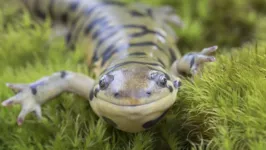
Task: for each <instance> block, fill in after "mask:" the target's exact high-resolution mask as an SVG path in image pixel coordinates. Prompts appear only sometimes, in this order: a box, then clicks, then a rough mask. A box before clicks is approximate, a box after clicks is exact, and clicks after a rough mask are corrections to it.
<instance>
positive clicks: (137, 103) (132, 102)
mask: <svg viewBox="0 0 266 150" xmlns="http://www.w3.org/2000/svg"><path fill="white" fill-rule="evenodd" d="M171 98H175V96H174V95H173V94H169V95H166V96H162V97H160V98H157V99H152V100H149V101H145V100H138V99H123V100H119V101H121V103H114V102H112V101H111V100H106V98H103V97H98V98H97V99H98V100H101V101H105V102H108V103H110V104H113V105H116V106H129V107H137V106H143V105H148V104H151V103H156V102H159V101H163V100H166V99H171ZM113 100H115V99H113Z"/></svg>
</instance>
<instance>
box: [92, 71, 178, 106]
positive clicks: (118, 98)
mask: <svg viewBox="0 0 266 150" xmlns="http://www.w3.org/2000/svg"><path fill="white" fill-rule="evenodd" d="M179 84H180V81H179V80H174V81H173V80H172V79H171V78H170V76H169V75H168V74H166V73H164V72H162V71H155V70H152V69H148V68H143V67H134V68H125V69H120V70H115V71H112V72H109V73H108V74H105V75H103V76H102V77H101V78H100V80H99V82H98V87H96V89H98V92H97V97H98V99H101V100H104V101H108V102H110V103H113V104H117V105H143V104H147V103H151V102H154V101H157V100H160V99H162V98H164V97H167V96H169V95H172V94H174V93H176V92H177V90H178V86H179Z"/></svg>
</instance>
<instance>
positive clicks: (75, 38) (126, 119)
mask: <svg viewBox="0 0 266 150" xmlns="http://www.w3.org/2000/svg"><path fill="white" fill-rule="evenodd" d="M21 1H22V3H23V4H24V6H26V8H27V9H28V11H29V12H30V13H31V14H33V15H34V16H36V17H37V18H40V19H42V20H45V19H47V18H48V17H49V18H51V20H52V24H53V25H54V27H55V29H56V25H60V26H61V27H63V28H64V29H65V30H64V32H63V31H62V32H61V35H62V36H64V38H65V42H66V45H67V46H68V47H70V48H71V47H72V48H73V47H75V45H77V44H78V43H79V41H85V43H86V44H87V54H84V55H86V59H87V61H86V62H88V66H91V65H93V66H94V69H93V72H94V74H95V76H96V77H95V78H91V77H90V76H88V75H86V74H81V73H76V72H72V71H69V70H64V71H58V72H55V73H53V74H52V75H50V76H45V77H43V78H41V79H39V80H37V81H34V82H32V83H29V84H16V83H7V84H6V85H7V86H8V87H9V88H11V89H12V90H13V91H15V95H14V96H13V97H10V98H8V99H7V100H5V101H3V102H2V105H3V106H9V105H13V104H20V105H21V106H22V108H21V112H20V114H19V115H18V118H17V123H18V125H22V123H23V121H24V120H25V117H26V115H27V114H29V113H31V112H35V113H36V115H37V118H39V119H40V118H41V117H42V112H41V105H42V104H44V103H45V102H47V101H48V100H50V99H52V98H53V97H55V96H57V95H60V94H61V93H63V92H72V93H75V94H77V95H80V96H82V97H84V98H85V99H87V100H88V101H89V103H90V105H91V108H92V109H93V111H94V112H95V113H96V114H97V115H98V116H99V117H100V118H102V119H103V120H105V121H106V122H107V123H109V124H111V125H112V126H114V127H115V128H117V129H119V130H122V131H125V132H131V133H134V132H140V131H144V130H147V129H149V128H151V127H153V126H154V125H155V124H156V123H157V122H159V121H160V120H162V118H163V117H164V116H165V115H166V113H167V111H168V110H169V109H170V108H171V106H172V105H173V104H174V102H175V101H176V99H177V94H178V91H179V89H180V86H181V80H185V78H183V77H184V76H188V77H191V78H193V77H194V76H195V75H198V74H200V72H201V68H202V66H203V65H204V64H205V63H206V62H213V61H215V57H214V56H213V55H212V54H213V53H214V52H215V51H216V50H217V48H218V47H217V46H212V47H208V48H204V49H202V51H200V52H191V53H187V54H185V55H184V56H181V54H180V52H179V50H178V48H177V46H176V42H177V41H178V37H177V35H176V33H175V32H174V28H177V27H180V26H182V25H183V24H182V21H181V19H180V17H179V16H177V15H176V13H175V11H174V9H173V8H171V7H169V6H162V7H152V6H149V5H145V4H140V3H133V4H128V3H123V2H119V1H111V0H105V1H104V0H21ZM57 29H58V28H57Z"/></svg>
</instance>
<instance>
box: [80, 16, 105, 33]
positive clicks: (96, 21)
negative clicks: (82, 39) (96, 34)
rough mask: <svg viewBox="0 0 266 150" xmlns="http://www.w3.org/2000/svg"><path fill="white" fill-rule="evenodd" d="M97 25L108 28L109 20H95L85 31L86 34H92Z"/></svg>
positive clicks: (103, 18)
mask: <svg viewBox="0 0 266 150" xmlns="http://www.w3.org/2000/svg"><path fill="white" fill-rule="evenodd" d="M97 25H98V26H100V27H101V28H106V26H107V25H108V20H107V18H106V17H102V18H96V19H94V20H93V21H92V22H91V23H90V24H88V25H87V27H86V28H85V30H84V33H85V34H86V35H88V34H90V32H91V30H92V29H93V28H94V27H95V26H97Z"/></svg>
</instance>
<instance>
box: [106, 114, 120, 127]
mask: <svg viewBox="0 0 266 150" xmlns="http://www.w3.org/2000/svg"><path fill="white" fill-rule="evenodd" d="M103 120H104V121H106V122H107V123H108V124H110V125H112V126H113V127H117V124H116V123H115V122H114V121H113V120H111V119H109V118H107V117H104V116H103Z"/></svg>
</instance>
